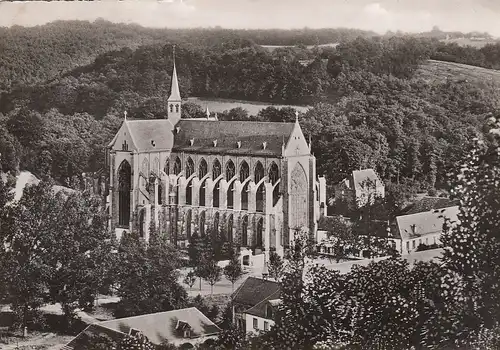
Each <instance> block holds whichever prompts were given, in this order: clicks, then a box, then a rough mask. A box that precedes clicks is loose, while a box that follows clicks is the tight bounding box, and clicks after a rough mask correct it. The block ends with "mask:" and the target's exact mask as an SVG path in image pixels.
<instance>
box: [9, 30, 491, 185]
mask: <svg viewBox="0 0 500 350" xmlns="http://www.w3.org/2000/svg"><path fill="white" fill-rule="evenodd" d="M77 24H78V26H76V24H75V26H76V27H77V28H80V29H75V30H77V31H78V30H83V31H84V32H85V31H86V30H87V29H82V28H86V27H85V26H86V25H88V26H92V25H89V24H86V25H84V24H83V23H80V22H77ZM58 25H59V26H61V27H64V28H65V26H67V25H70V24H65V23H59V24H53V25H51V26H49V27H47V28H46V30H47V32H48V33H47V34H46V35H48V36H49V37H50V38H52V39H50V40H56V39H54V34H53V32H57V28H58ZM95 25H96V26H97V27H100V26H101V25H102V26H103V27H104V28H108V27H109V28H108V29H107V30H109V31H111V32H113V31H119V25H112V24H109V23H97V24H95ZM44 28H45V27H44ZM127 28H128V27H127ZM12 30H13V33H14V34H15V35H14V37H17V36H19V37H20V38H24V37H23V35H24V34H22V33H23V30H21V29H19V28H17V29H15V30H14V29H12ZM128 30H130V28H128V29H127V31H128ZM144 31H146V32H147V30H145V29H144ZM306 32H307V31H306ZM71 33H72V32H71V31H69V32H68V35H69V36H70V37H71V35H73V34H71ZM138 33H139V34H137V35H138V36H139V37H141V36H144V37H147V38H149V39H147V40H146V39H144V40H143V42H144V43H148V44H150V45H148V46H141V47H139V48H137V49H135V50H134V49H132V48H130V47H129V46H131V45H129V44H128V43H129V42H132V41H134V40H135V39H134V38H130V37H129V36H125V38H129V39H124V43H123V44H119V45H122V46H127V47H126V48H123V49H121V50H118V51H108V50H112V49H113V48H114V47H109V48H108V49H107V50H105V51H107V52H105V53H103V54H101V55H99V56H98V57H97V58H96V59H95V60H94V61H93V62H92V63H91V64H89V65H86V66H80V67H78V68H75V69H73V70H69V71H68V72H67V73H65V74H62V75H59V76H55V77H54V79H51V80H48V79H47V80H44V81H43V82H41V81H40V80H43V79H34V80H32V79H27V81H33V82H35V81H36V83H37V84H36V85H32V86H29V87H28V86H18V87H11V88H10V89H8V90H6V91H5V92H4V93H3V94H2V95H1V97H0V99H1V101H0V106H2V107H1V110H0V113H3V114H0V136H2V137H0V152H1V153H2V154H4V156H3V157H2V167H3V170H4V171H9V170H17V169H19V168H21V169H28V170H31V171H32V172H33V173H35V175H37V176H39V177H44V176H47V174H48V175H50V176H51V177H53V178H54V179H56V180H57V181H58V182H63V183H66V184H67V183H68V182H69V181H68V178H71V177H72V176H75V174H79V173H81V172H84V171H85V172H92V171H97V170H99V169H101V168H103V166H104V159H105V154H104V146H105V145H106V144H107V143H108V142H109V141H110V140H111V139H112V137H113V135H114V133H115V132H116V130H117V128H118V127H119V125H120V122H121V120H122V119H123V117H122V116H123V111H124V110H127V111H128V112H129V115H130V116H131V117H133V118H164V117H165V116H166V114H167V110H166V106H167V104H166V98H167V97H168V95H169V90H170V74H171V67H172V63H173V62H172V46H171V45H169V44H167V45H166V44H165V43H166V41H164V40H163V41H162V43H161V44H158V41H160V40H162V39H161V38H162V36H161V35H160V34H158V33H157V32H155V31H152V32H151V33H149V32H148V33H147V34H144V33H142V32H141V31H140V30H139V31H138ZM141 33H142V34H141ZM169 33H170V32H169ZM189 33H190V32H189V31H179V32H175V31H173V32H171V33H170V34H169V35H170V36H167V37H168V38H169V40H168V42H170V43H175V42H177V43H179V42H180V40H181V39H185V42H184V43H181V44H180V45H178V48H177V50H176V52H177V68H178V73H179V79H180V86H181V90H182V94H183V96H189V95H195V96H205V97H230V98H238V99H250V100H259V101H276V102H280V103H285V102H292V103H294V104H301V103H302V104H304V103H312V104H313V107H312V108H311V109H310V110H309V111H308V112H306V113H303V114H302V113H301V115H300V121H301V125H302V128H303V130H304V132H305V134H306V136H307V137H309V136H310V137H311V140H312V150H313V152H314V153H315V154H316V156H317V158H318V162H317V164H318V173H320V174H327V175H328V183H329V184H334V183H336V182H338V181H340V180H341V179H343V178H345V177H346V175H347V174H349V172H350V171H352V170H353V169H358V168H367V167H372V168H375V169H376V170H377V171H378V172H379V174H380V175H381V176H382V177H383V179H384V180H386V181H388V182H391V183H396V184H399V185H408V186H410V187H417V188H418V189H419V190H422V191H424V190H432V189H433V188H442V187H445V186H446V173H447V172H448V170H449V168H450V167H451V166H452V165H453V164H455V163H456V162H457V161H458V160H459V159H460V156H461V151H462V150H463V149H464V145H465V144H466V143H467V142H468V141H469V140H470V139H472V138H473V137H475V136H476V134H477V133H478V132H481V123H482V121H483V120H484V119H485V116H486V115H487V114H488V113H490V112H491V111H493V110H494V108H495V107H496V106H498V104H499V103H500V101H499V98H498V96H497V95H496V94H495V90H494V89H489V88H484V87H482V88H480V87H477V86H475V85H473V84H471V83H468V82H453V81H447V82H442V81H438V82H435V83H433V84H429V83H427V82H426V81H424V80H422V79H419V75H418V71H417V68H418V66H419V65H420V64H423V63H424V61H425V60H426V59H428V58H432V57H434V58H436V55H438V54H440V52H445V51H446V52H447V50H448V51H450V50H452V49H453V48H454V46H453V45H448V44H444V43H441V42H439V41H437V40H435V39H427V38H414V37H408V36H402V37H398V36H394V37H381V38H378V37H369V36H366V35H363V36H362V37H358V38H356V39H354V37H351V36H349V40H341V43H340V45H339V46H337V47H336V48H333V47H320V48H306V47H305V46H301V47H283V48H278V49H275V50H267V49H265V48H263V47H261V46H259V45H257V44H255V43H254V42H252V40H246V39H242V38H241V36H242V35H243V34H242V33H240V32H238V33H236V32H235V33H232V32H231V31H224V30H206V32H203V30H197V31H195V32H193V33H196V34H199V35H201V36H207V37H210V38H212V39H211V40H210V41H209V43H208V44H201V42H199V41H196V40H195V39H193V37H191V36H190V35H191V34H189ZM231 33H232V34H231ZM247 34H248V35H249V36H252V35H253V34H252V33H250V32H249V33H247ZM254 34H255V33H254ZM44 35H45V34H44ZM75 35H76V34H75ZM96 35H99V34H96ZM193 35H194V34H193ZM217 35H219V37H217ZM259 35H260V34H259ZM276 35H278V34H276ZM279 35H281V34H279ZM279 35H278V36H279ZM283 35H284V34H283ZM286 35H289V34H286ZM301 35H302V34H301ZM28 37H29V35H28ZM175 38H177V39H176V40H174V39H175ZM170 39H172V40H170ZM9 40H15V39H12V38H11V39H9ZM19 40H21V41H22V40H24V39H19ZM47 40H48V39H47ZM95 41H99V40H95ZM106 42H107V41H106ZM189 43H191V44H189ZM82 45H84V44H83V43H82ZM103 45H104V44H103ZM104 46H106V45H104ZM497 46H498V45H490V46H486V47H485V48H483V49H481V50H482V51H480V52H482V54H483V55H486V56H488V57H489V58H488V59H489V60H490V61H491V62H496V61H497V59H496V57H497V54H496V53H495V52H497V51H498V47H497ZM133 48H135V47H133ZM460 50H462V49H460ZM460 50H456V53H454V55H456V56H457V59H456V60H458V59H459V58H460V57H462V56H463V57H469V56H470V55H468V54H466V53H464V52H465V51H463V50H476V49H472V48H467V49H463V50H462V51H460ZM56 51H57V50H56ZM78 52H80V51H78ZM478 52H479V51H478ZM75 55H78V53H75ZM463 57H462V58H463ZM460 59H461V58H460ZM450 60H451V59H450ZM70 66H71V65H70ZM70 66H68V67H70ZM71 67H73V66H71ZM67 69H69V68H67ZM42 70H43V69H42ZM49 75H50V74H49ZM18 80H21V79H18ZM294 112H295V111H294V110H293V109H292V108H281V109H279V108H274V107H269V108H266V109H263V110H262V111H261V112H259V113H258V115H256V116H252V115H249V114H248V112H247V111H245V110H243V109H241V108H236V109H232V110H229V111H226V112H224V113H220V114H219V119H220V120H260V121H278V122H279V121H287V122H290V121H294V119H295V115H294V114H295V113H294ZM183 115H184V117H204V112H203V110H202V108H201V107H200V106H198V105H196V104H193V103H191V102H187V103H185V104H184V105H183ZM61 125H63V127H61Z"/></svg>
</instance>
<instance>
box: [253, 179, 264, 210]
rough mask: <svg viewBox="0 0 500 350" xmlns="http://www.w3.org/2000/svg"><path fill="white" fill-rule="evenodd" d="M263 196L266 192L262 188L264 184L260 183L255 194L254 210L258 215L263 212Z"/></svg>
mask: <svg viewBox="0 0 500 350" xmlns="http://www.w3.org/2000/svg"><path fill="white" fill-rule="evenodd" d="M265 194H266V190H265V187H264V183H261V184H260V186H259V188H258V189H257V193H256V194H255V210H256V211H258V212H259V213H262V212H263V211H264V202H265V197H266V196H265Z"/></svg>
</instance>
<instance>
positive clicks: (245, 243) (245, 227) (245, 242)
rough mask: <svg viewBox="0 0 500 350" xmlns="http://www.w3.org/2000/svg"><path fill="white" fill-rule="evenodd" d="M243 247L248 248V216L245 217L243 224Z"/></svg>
mask: <svg viewBox="0 0 500 350" xmlns="http://www.w3.org/2000/svg"><path fill="white" fill-rule="evenodd" d="M241 245H242V246H243V247H247V246H248V216H244V217H243V220H242V223H241Z"/></svg>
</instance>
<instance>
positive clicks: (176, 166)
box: [174, 157, 182, 175]
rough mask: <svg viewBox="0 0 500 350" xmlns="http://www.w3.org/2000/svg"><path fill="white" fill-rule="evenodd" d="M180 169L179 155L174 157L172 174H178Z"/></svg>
mask: <svg viewBox="0 0 500 350" xmlns="http://www.w3.org/2000/svg"><path fill="white" fill-rule="evenodd" d="M181 170H182V163H181V159H180V158H179V157H176V158H175V163H174V174H175V175H179V174H180V172H181Z"/></svg>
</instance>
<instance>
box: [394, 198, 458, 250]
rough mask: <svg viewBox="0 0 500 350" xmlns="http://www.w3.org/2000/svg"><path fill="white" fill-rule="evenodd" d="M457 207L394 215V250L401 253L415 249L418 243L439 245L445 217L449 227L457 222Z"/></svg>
mask: <svg viewBox="0 0 500 350" xmlns="http://www.w3.org/2000/svg"><path fill="white" fill-rule="evenodd" d="M458 213H459V207H458V206H452V207H447V208H441V209H435V210H428V211H423V212H418V213H414V214H408V215H400V216H397V217H396V238H395V239H394V242H395V243H396V250H398V251H399V252H400V253H401V255H405V254H411V253H413V252H415V251H417V248H418V247H419V245H421V244H423V245H426V246H440V245H441V234H442V233H443V224H444V223H445V219H447V220H449V225H450V227H453V226H454V225H456V224H458V222H459V220H458Z"/></svg>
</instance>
